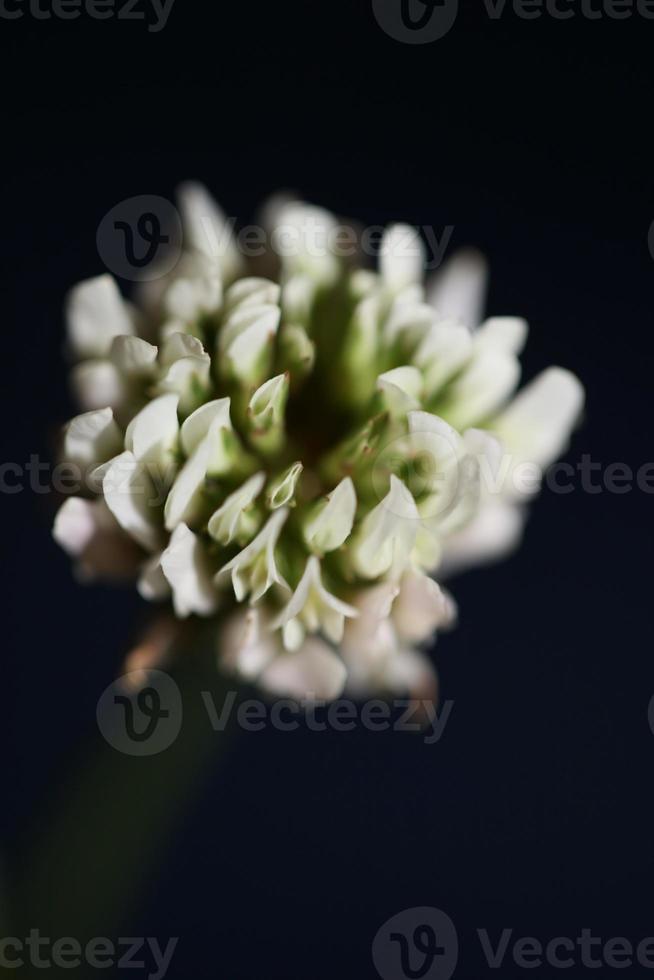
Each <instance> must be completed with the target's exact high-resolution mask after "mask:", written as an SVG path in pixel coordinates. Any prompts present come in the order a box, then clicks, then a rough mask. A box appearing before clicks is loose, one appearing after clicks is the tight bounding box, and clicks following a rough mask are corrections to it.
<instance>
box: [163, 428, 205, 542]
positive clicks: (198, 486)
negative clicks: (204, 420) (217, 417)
mask: <svg viewBox="0 0 654 980" xmlns="http://www.w3.org/2000/svg"><path fill="white" fill-rule="evenodd" d="M212 442H213V432H212V431H211V430H210V431H209V432H208V433H207V435H206V436H205V437H204V439H203V440H202V442H200V444H199V445H198V446H196V448H195V449H194V451H193V453H192V454H191V456H189V458H188V459H187V460H186V462H185V463H184V465H183V466H182V468H181V470H180V471H179V473H178V474H177V476H176V477H175V482H174V483H173V485H172V487H171V488H170V491H169V493H168V496H167V498H166V504H165V507H164V524H165V527H166V530H167V531H172V530H174V528H176V527H177V525H178V524H181V523H182V521H183V522H185V523H187V524H190V523H192V522H193V521H195V519H196V517H197V515H198V512H199V511H200V510H201V507H202V503H203V490H204V486H205V478H206V476H207V470H208V467H209V461H210V459H211V453H212Z"/></svg>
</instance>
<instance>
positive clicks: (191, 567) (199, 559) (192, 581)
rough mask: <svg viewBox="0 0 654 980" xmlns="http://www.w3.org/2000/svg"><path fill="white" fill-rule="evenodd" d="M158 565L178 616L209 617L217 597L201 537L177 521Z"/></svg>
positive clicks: (213, 610) (216, 604)
mask: <svg viewBox="0 0 654 980" xmlns="http://www.w3.org/2000/svg"><path fill="white" fill-rule="evenodd" d="M161 568H162V570H163V573H164V575H165V576H166V578H167V579H168V582H169V583H170V587H171V588H172V590H173V606H174V609H175V613H176V615H177V616H179V617H180V618H185V617H186V616H189V615H190V614H191V613H197V615H199V616H210V615H211V613H213V612H215V611H216V609H217V608H218V604H219V598H218V595H217V593H216V589H215V587H214V584H213V574H212V570H211V567H210V565H209V561H208V558H207V554H206V551H205V549H204V546H203V544H202V541H201V540H200V538H198V537H197V535H195V534H193V532H192V531H191V530H190V529H189V528H188V527H187V526H186V524H178V525H177V527H176V528H175V530H174V531H173V533H172V535H171V537H170V543H169V545H168V547H167V548H166V550H165V551H164V553H163V554H162V556H161Z"/></svg>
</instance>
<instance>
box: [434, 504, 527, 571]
mask: <svg viewBox="0 0 654 980" xmlns="http://www.w3.org/2000/svg"><path fill="white" fill-rule="evenodd" d="M524 523H525V515H524V511H523V510H522V509H521V508H520V507H518V506H516V505H515V504H513V503H510V502H508V501H506V500H502V499H500V498H497V497H494V498H488V499H486V500H485V501H484V502H483V503H482V505H481V507H480V509H479V513H478V514H477V516H476V517H475V518H474V520H473V521H472V522H471V523H470V524H469V525H468V526H467V527H465V528H464V529H463V530H461V531H458V532H457V533H456V534H453V535H452V536H451V537H449V538H448V539H447V540H446V542H445V547H444V552H443V561H442V565H441V568H440V571H439V577H440V576H441V575H442V576H449V575H454V574H458V573H459V572H463V571H465V570H466V569H468V568H475V567H476V566H478V565H485V564H488V563H490V562H495V561H500V560H501V559H502V558H505V557H506V556H507V555H509V554H510V553H511V552H512V551H513V550H514V548H516V547H517V545H518V544H519V543H520V539H521V537H522V532H523V528H524Z"/></svg>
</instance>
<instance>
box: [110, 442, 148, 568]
mask: <svg viewBox="0 0 654 980" xmlns="http://www.w3.org/2000/svg"><path fill="white" fill-rule="evenodd" d="M102 491H103V493H104V499H105V501H106V504H107V507H108V508H109V510H110V511H111V512H112V514H113V515H114V517H115V518H116V520H117V521H118V523H119V524H120V526H121V527H122V528H123V530H125V531H127V533H128V534H129V535H130V536H131V537H132V538H134V540H135V541H137V542H138V543H139V544H140V545H141V546H142V547H143V548H145V549H146V550H147V551H156V550H157V546H158V545H159V544H160V541H161V531H160V529H159V527H158V526H157V519H158V518H157V508H156V504H157V501H156V494H155V489H154V487H153V485H152V482H151V480H150V477H149V475H148V474H147V472H146V470H145V468H144V467H143V466H142V465H141V463H140V462H139V461H138V460H137V459H136V457H135V456H134V454H133V453H130V452H124V453H121V455H120V456H116V458H115V459H113V460H112V461H111V463H110V464H109V466H108V467H107V470H106V472H105V475H104V479H103V481H102Z"/></svg>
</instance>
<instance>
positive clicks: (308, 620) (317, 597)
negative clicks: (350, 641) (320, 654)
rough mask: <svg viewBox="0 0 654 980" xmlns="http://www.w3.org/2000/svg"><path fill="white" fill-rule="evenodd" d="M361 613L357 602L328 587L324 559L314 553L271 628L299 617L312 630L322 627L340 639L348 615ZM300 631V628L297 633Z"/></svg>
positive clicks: (282, 625) (327, 632)
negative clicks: (323, 575) (344, 599)
mask: <svg viewBox="0 0 654 980" xmlns="http://www.w3.org/2000/svg"><path fill="white" fill-rule="evenodd" d="M358 615H359V613H358V610H356V609H355V608H354V607H353V606H349V605H348V604H347V603H346V602H342V601H341V600H340V599H338V598H337V597H336V596H334V595H332V594H331V593H330V592H328V591H327V589H326V588H325V587H324V585H323V584H322V578H321V574H320V561H319V559H318V558H317V557H316V556H315V555H311V556H310V557H309V559H308V560H307V563H306V566H305V569H304V574H303V575H302V578H301V579H300V581H299V583H298V585H297V588H296V590H295V592H294V593H293V595H292V596H291V598H290V600H289V602H288V603H287V604H286V606H285V607H284V608H283V609H282V611H281V612H280V613H279V615H278V616H276V617H275V618H274V619H273V621H272V623H271V624H270V628H271V629H272V630H276V629H281V628H283V627H285V626H287V624H289V623H291V622H292V621H293V620H296V619H298V618H299V619H300V620H301V622H302V624H303V625H304V627H305V628H306V629H307V630H308V631H309V632H316V631H317V630H318V629H322V630H323V632H324V633H325V635H326V636H327V637H328V638H329V639H330V640H332V641H333V642H334V643H339V642H340V640H341V639H342V637H343V625H344V619H345V617H347V618H352V619H354V618H356V617H357V616H358ZM297 635H298V634H297V632H296V634H295V636H297ZM292 645H295V644H294V643H293V644H292Z"/></svg>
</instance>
